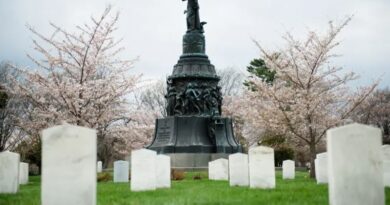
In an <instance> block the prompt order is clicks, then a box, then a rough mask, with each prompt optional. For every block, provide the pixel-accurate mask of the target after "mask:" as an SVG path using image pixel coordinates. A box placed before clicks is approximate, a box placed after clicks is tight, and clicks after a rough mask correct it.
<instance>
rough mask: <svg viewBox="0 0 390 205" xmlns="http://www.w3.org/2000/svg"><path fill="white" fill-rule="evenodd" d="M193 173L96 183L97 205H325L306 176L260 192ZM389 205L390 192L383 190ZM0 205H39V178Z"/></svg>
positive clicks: (321, 189)
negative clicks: (144, 186)
mask: <svg viewBox="0 0 390 205" xmlns="http://www.w3.org/2000/svg"><path fill="white" fill-rule="evenodd" d="M194 174H195V173H186V179H185V180H183V181H173V182H172V188H171V189H159V190H157V191H148V192H130V188H129V184H127V183H120V184H114V183H112V182H102V183H98V194H97V201H98V204H99V205H103V204H109V205H119V204H133V205H138V204H139V205H147V204H156V205H164V204H169V205H170V204H177V205H185V204H235V205H236V204H239V205H247V204H267V205H272V204H299V205H304V204H315V205H320V204H328V189H327V186H326V185H317V184H316V183H315V181H314V180H312V179H309V178H308V175H307V173H303V172H297V176H296V179H295V180H282V179H281V173H280V172H277V179H276V189H273V190H260V189H249V188H246V187H229V184H228V182H226V181H209V180H207V174H206V173H201V175H202V176H203V179H202V180H193V179H192V177H193V175H194ZM386 195H387V197H386V199H387V203H386V204H390V189H389V188H387V189H386ZM0 204H1V205H8V204H11V205H24V204H26V205H39V204H40V177H30V183H29V184H28V185H23V186H21V189H20V192H19V193H18V194H15V195H6V194H0Z"/></svg>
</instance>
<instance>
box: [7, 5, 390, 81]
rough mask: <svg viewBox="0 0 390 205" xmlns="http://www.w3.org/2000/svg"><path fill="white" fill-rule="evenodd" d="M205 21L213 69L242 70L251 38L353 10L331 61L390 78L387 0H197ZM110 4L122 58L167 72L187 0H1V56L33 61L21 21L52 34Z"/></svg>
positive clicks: (299, 31) (151, 74)
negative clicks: (116, 15)
mask: <svg viewBox="0 0 390 205" xmlns="http://www.w3.org/2000/svg"><path fill="white" fill-rule="evenodd" d="M199 3H200V7H201V10H200V16H201V20H202V21H207V22H208V24H207V25H206V26H205V30H206V33H205V35H206V41H207V51H206V52H207V54H208V55H209V57H210V59H211V61H212V63H213V64H214V65H215V66H216V68H218V69H223V68H226V67H235V68H237V69H241V70H243V71H244V70H245V68H246V66H247V65H248V63H249V62H250V61H251V60H252V59H253V58H256V57H259V51H258V49H257V47H256V46H255V45H254V43H253V42H252V39H256V40H257V41H259V42H260V44H262V45H263V46H264V47H265V48H269V49H272V48H278V47H282V46H283V40H282V38H281V36H282V35H283V34H284V33H285V32H286V31H290V32H292V33H293V34H294V35H295V36H297V37H299V38H304V37H305V34H306V32H307V31H308V30H309V29H310V30H312V29H315V30H316V31H326V28H327V23H328V21H329V20H334V21H336V22H337V21H341V20H343V19H345V17H346V16H350V15H354V17H353V20H352V22H351V23H350V24H349V26H348V27H346V29H345V30H344V31H343V33H342V34H341V35H340V38H339V40H340V41H341V42H342V44H341V45H340V47H339V48H338V49H337V53H339V54H342V57H340V58H338V59H337V60H335V61H334V63H335V64H336V65H339V66H343V67H345V68H346V69H347V70H349V71H354V72H356V73H357V74H359V75H360V76H361V78H360V79H359V80H358V81H357V82H355V83H354V84H355V85H365V84H368V83H370V82H372V81H373V80H375V79H377V78H380V77H381V78H382V83H381V86H382V87H384V86H390V72H389V67H390V65H389V59H390V0H321V1H319V0H294V1H292V0H207V1H206V0H199ZM108 4H111V5H113V7H114V10H115V11H120V13H121V15H120V20H119V24H118V27H119V30H118V31H117V32H116V34H115V35H116V36H118V37H123V38H124V41H123V46H125V47H126V51H125V52H124V53H123V55H124V56H125V57H127V58H130V59H131V58H136V57H138V56H139V57H140V60H139V62H138V63H137V64H136V66H135V70H134V72H136V73H143V74H144V76H145V77H146V78H165V77H166V76H167V75H169V74H170V73H171V72H172V68H173V65H174V64H175V63H176V62H177V60H178V57H179V55H180V54H181V39H182V35H183V34H184V33H185V30H186V25H185V15H184V14H183V11H184V10H185V8H186V3H184V2H182V1H181V0H0V29H1V30H0V61H2V60H9V61H12V62H15V63H17V64H19V65H23V66H31V65H32V63H31V62H30V61H29V59H28V58H27V57H26V53H31V50H32V42H31V38H32V35H31V33H29V32H28V30H27V29H26V26H25V25H26V24H29V25H31V26H33V27H34V28H35V29H37V30H38V31H40V32H41V33H43V34H47V35H50V33H51V32H52V29H51V28H50V26H49V22H54V23H56V24H57V25H59V26H62V27H65V28H66V29H69V30H71V29H73V28H74V25H76V24H82V23H86V22H88V21H89V17H90V16H91V15H94V16H99V15H101V13H102V12H103V11H104V8H105V7H106V6H107V5H108Z"/></svg>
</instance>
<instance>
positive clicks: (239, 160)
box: [229, 153, 249, 186]
mask: <svg viewBox="0 0 390 205" xmlns="http://www.w3.org/2000/svg"><path fill="white" fill-rule="evenodd" d="M248 166H249V164H248V155H247V154H242V153H236V154H231V155H229V184H230V186H249V167H248Z"/></svg>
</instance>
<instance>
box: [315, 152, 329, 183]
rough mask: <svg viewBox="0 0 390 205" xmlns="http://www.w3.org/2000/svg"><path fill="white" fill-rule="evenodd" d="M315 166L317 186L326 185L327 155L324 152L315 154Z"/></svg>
mask: <svg viewBox="0 0 390 205" xmlns="http://www.w3.org/2000/svg"><path fill="white" fill-rule="evenodd" d="M316 160H317V164H315V166H316V167H315V170H316V179H317V184H327V183H328V154H327V153H326V152H324V153H321V154H317V159H316Z"/></svg>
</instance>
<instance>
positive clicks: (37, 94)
mask: <svg viewBox="0 0 390 205" xmlns="http://www.w3.org/2000/svg"><path fill="white" fill-rule="evenodd" d="M118 17H119V13H116V14H115V15H112V14H111V7H110V6H109V7H107V8H106V10H105V11H104V13H103V14H102V15H101V16H100V17H99V18H95V17H91V22H90V23H89V24H83V25H80V26H77V27H76V31H74V32H69V31H67V30H65V29H63V28H62V27H60V26H57V25H55V24H53V23H51V26H52V27H53V29H54V30H55V31H54V32H53V33H52V34H51V35H48V36H46V35H44V34H41V33H39V32H38V31H37V30H36V29H34V28H32V27H29V30H30V31H31V32H32V34H33V35H34V36H35V37H36V38H35V39H34V40H33V45H34V49H35V50H36V51H37V52H38V53H39V54H41V55H40V56H33V55H28V57H29V58H30V59H31V60H32V61H33V62H34V63H35V65H36V68H35V69H34V70H31V69H28V68H27V69H21V70H22V72H23V74H24V76H25V82H24V83H23V84H21V83H19V82H18V81H14V82H13V86H12V87H11V88H10V89H9V90H10V91H11V92H12V93H13V94H15V95H17V96H19V97H21V98H24V99H27V100H28V101H29V102H31V105H32V107H31V108H30V109H29V110H28V112H29V116H30V117H31V119H29V120H23V119H22V120H21V121H20V122H19V124H20V126H21V127H23V128H24V130H26V131H28V132H29V134H30V135H33V136H38V135H39V132H40V130H42V129H43V128H47V127H49V126H53V125H56V124H59V123H61V122H64V121H65V122H67V123H69V124H75V125H79V126H85V127H89V128H93V129H96V130H97V135H98V157H99V158H100V159H101V160H103V161H104V162H105V164H107V162H109V161H110V160H112V156H109V155H108V153H112V152H118V153H121V152H123V151H124V149H125V148H126V147H127V146H126V145H127V143H128V142H131V140H130V139H131V138H132V136H131V135H130V134H129V133H123V132H122V130H123V127H124V126H125V125H127V124H129V122H132V121H133V120H135V118H133V117H132V116H131V110H129V107H130V106H129V103H128V100H127V96H128V95H129V94H131V93H132V92H133V91H134V89H135V88H136V85H137V83H138V82H139V80H140V77H141V76H138V75H130V74H129V70H130V69H131V68H132V66H133V64H134V61H135V60H124V59H121V58H120V57H119V56H120V53H121V52H122V51H123V50H124V48H123V47H120V46H119V44H120V42H121V40H116V39H115V38H114V37H113V33H114V31H115V30H116V29H117V28H116V23H117V21H118ZM119 133H120V134H119ZM122 145H124V146H122ZM107 149H110V150H109V151H107ZM125 151H126V150H125ZM127 151H129V150H127Z"/></svg>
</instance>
